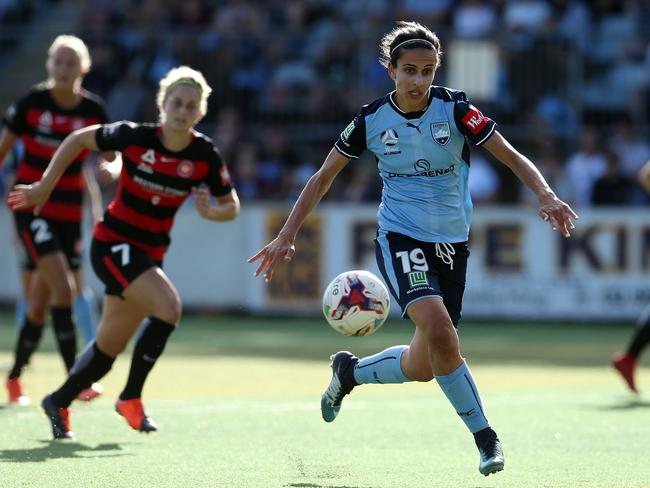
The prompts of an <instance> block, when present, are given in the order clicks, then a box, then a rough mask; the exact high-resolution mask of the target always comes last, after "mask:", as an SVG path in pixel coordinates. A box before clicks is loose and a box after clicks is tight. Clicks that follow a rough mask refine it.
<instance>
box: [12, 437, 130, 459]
mask: <svg viewBox="0 0 650 488" xmlns="http://www.w3.org/2000/svg"><path fill="white" fill-rule="evenodd" d="M40 442H41V443H43V444H45V445H44V446H42V447H37V448H33V449H1V450H0V462H13V463H42V462H45V461H47V460H48V459H59V458H81V459H83V458H85V457H87V456H84V455H83V454H84V453H92V458H98V457H102V458H105V457H121V456H125V455H126V454H112V453H110V452H108V451H121V450H122V447H121V446H120V445H119V444H117V443H105V444H99V445H97V446H95V447H90V446H86V445H84V444H80V443H78V442H68V441H54V440H51V441H40ZM92 458H91V457H88V459H92Z"/></svg>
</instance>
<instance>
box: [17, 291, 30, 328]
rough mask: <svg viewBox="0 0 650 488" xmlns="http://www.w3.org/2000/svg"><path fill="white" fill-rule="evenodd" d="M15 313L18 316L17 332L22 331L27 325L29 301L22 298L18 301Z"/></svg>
mask: <svg viewBox="0 0 650 488" xmlns="http://www.w3.org/2000/svg"><path fill="white" fill-rule="evenodd" d="M14 313H15V316H16V330H20V329H21V328H22V327H23V324H24V323H25V317H27V301H26V300H23V299H22V298H19V299H18V300H16V308H15V309H14Z"/></svg>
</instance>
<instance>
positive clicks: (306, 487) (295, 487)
mask: <svg viewBox="0 0 650 488" xmlns="http://www.w3.org/2000/svg"><path fill="white" fill-rule="evenodd" d="M285 486H287V487H291V488H361V487H358V486H350V485H318V484H316V483H289V484H288V485H285Z"/></svg>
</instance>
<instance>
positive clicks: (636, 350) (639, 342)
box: [627, 309, 650, 358]
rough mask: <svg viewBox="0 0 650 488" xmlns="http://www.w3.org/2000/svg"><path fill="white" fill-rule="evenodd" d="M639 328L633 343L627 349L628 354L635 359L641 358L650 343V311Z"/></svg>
mask: <svg viewBox="0 0 650 488" xmlns="http://www.w3.org/2000/svg"><path fill="white" fill-rule="evenodd" d="M637 326H638V328H637V330H636V332H635V333H634V337H632V341H631V342H630V345H629V346H628V348H627V353H628V354H630V355H631V356H634V357H635V358H636V357H639V355H640V354H641V352H642V351H643V350H644V349H645V348H646V346H647V345H648V343H650V310H648V309H646V310H645V312H644V313H643V315H641V317H640V319H639V323H638V324H637Z"/></svg>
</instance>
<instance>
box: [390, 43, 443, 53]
mask: <svg viewBox="0 0 650 488" xmlns="http://www.w3.org/2000/svg"><path fill="white" fill-rule="evenodd" d="M415 42H423V43H424V44H426V45H427V47H430V48H431V49H433V50H434V51H435V49H436V47H435V46H434V45H433V43H432V42H431V41H428V40H426V39H407V40H405V41H402V42H400V43H399V44H398V45H397V46H395V47H394V48H393V49H392V51H391V52H390V55H391V57H392V56H393V54H395V51H397V50H398V49H399V48H400V47H402V46H404V45H405V44H413V43H415Z"/></svg>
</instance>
